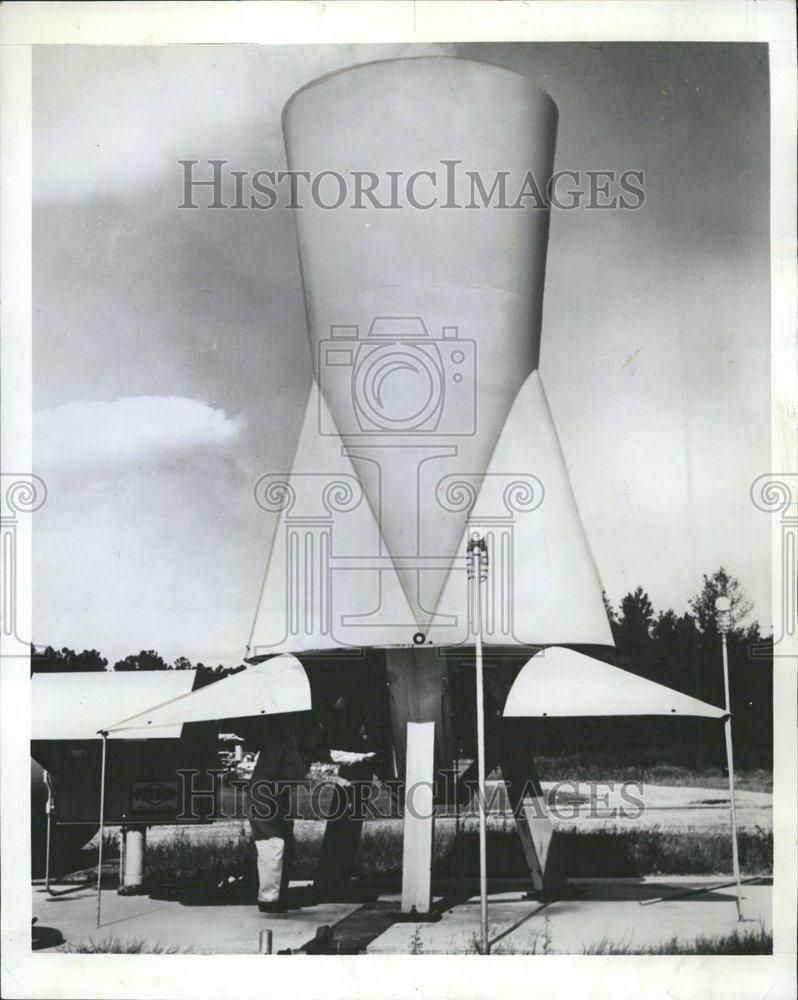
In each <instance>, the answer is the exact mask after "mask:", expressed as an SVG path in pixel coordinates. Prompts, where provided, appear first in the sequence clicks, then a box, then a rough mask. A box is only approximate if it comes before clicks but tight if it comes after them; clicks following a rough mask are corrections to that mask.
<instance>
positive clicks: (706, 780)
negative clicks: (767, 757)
mask: <svg viewBox="0 0 798 1000" xmlns="http://www.w3.org/2000/svg"><path fill="white" fill-rule="evenodd" d="M535 765H536V766H537V769H538V772H539V774H540V776H541V778H542V779H543V780H544V781H607V780H608V778H610V777H611V778H612V780H613V781H616V782H619V783H620V782H623V781H640V782H643V784H647V785H683V786H687V787H690V788H723V789H728V787H729V779H728V778H727V777H726V774H725V773H724V771H722V770H721V768H720V767H703V768H701V770H695V769H693V768H690V767H685V766H681V765H676V764H662V763H659V762H657V761H650V762H645V761H638V762H636V763H635V764H633V765H625V764H617V763H615V762H612V763H607V762H603V761H597V762H590V761H588V762H584V763H583V762H582V760H581V759H580V758H579V757H577V756H576V755H572V756H560V757H545V756H538V757H535ZM734 784H735V788H737V789H738V790H739V791H745V792H772V791H773V770H772V768H763V767H753V768H743V769H742V770H735V772H734Z"/></svg>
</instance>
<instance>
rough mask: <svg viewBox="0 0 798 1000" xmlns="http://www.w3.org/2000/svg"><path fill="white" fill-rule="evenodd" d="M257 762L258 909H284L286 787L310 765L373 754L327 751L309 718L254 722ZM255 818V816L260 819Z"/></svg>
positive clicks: (288, 821) (289, 848)
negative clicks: (257, 726) (258, 728)
mask: <svg viewBox="0 0 798 1000" xmlns="http://www.w3.org/2000/svg"><path fill="white" fill-rule="evenodd" d="M259 721H260V723H261V732H260V736H259V739H258V742H259V743H260V750H259V754H258V761H257V763H256V765H255V769H254V771H253V772H252V782H251V785H250V820H249V822H250V826H251V827H252V835H253V837H254V839H255V847H256V850H257V852H258V909H259V910H260V911H261V913H278V912H282V911H284V910H285V909H286V901H285V894H286V889H287V887H288V871H289V866H290V863H291V855H292V854H293V848H294V820H293V818H292V815H291V787H292V784H294V783H296V782H298V781H301V780H302V779H303V778H304V777H305V775H306V774H307V773H308V770H309V769H310V765H311V764H312V763H314V762H315V763H348V764H351V763H353V762H354V759H355V758H357V760H358V761H361V760H365V759H366V757H367V756H374V755H373V754H358V753H353V752H348V751H339V750H330V749H329V748H328V747H327V745H326V742H325V740H324V732H323V730H322V728H321V726H320V725H319V723H317V722H315V721H314V720H313V718H312V717H311V716H310V713H308V712H302V713H292V714H285V715H273V716H271V717H270V718H268V719H263V720H259ZM259 813H260V815H259Z"/></svg>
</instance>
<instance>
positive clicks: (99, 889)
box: [97, 730, 108, 927]
mask: <svg viewBox="0 0 798 1000" xmlns="http://www.w3.org/2000/svg"><path fill="white" fill-rule="evenodd" d="M100 735H101V736H102V738H103V749H102V759H101V763H100V848H99V857H98V859H97V926H98V927H99V926H100V910H101V907H102V894H103V838H104V836H105V829H104V828H105V749H106V744H107V742H108V733H107V732H105V731H104V730H100Z"/></svg>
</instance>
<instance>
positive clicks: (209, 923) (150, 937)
mask: <svg viewBox="0 0 798 1000" xmlns="http://www.w3.org/2000/svg"><path fill="white" fill-rule="evenodd" d="M54 891H55V892H64V890H63V888H59V887H55V888H54ZM211 898H213V897H211ZM215 898H216V899H218V898H219V897H215ZM360 905H361V904H359V903H322V904H319V905H317V906H308V907H303V909H301V910H289V911H288V912H287V913H277V914H264V913H260V912H259V911H258V908H257V905H256V903H255V898H254V894H253V893H251V892H250V893H249V894H248V895H246V896H242V895H237V896H235V897H234V898H233V899H231V902H230V903H229V904H224V903H222V904H218V903H214V902H212V903H206V904H205V905H203V902H202V898H201V897H194V898H192V899H191V900H190V901H189V900H187V901H186V902H180V901H175V900H159V899H150V897H148V896H119V895H117V893H116V892H115V891H114V890H105V891H103V896H102V923H101V926H100V927H99V928H98V927H97V926H96V916H97V893H96V891H94V890H92V889H80V890H78V891H68V890H67V891H66V892H64V895H61V896H56V897H54V898H53V897H50V896H48V895H47V893H46V892H45V890H44V888H43V887H42V886H34V889H33V916H34V917H38V922H37V925H36V928H37V931H38V930H41V929H44V928H51V929H52V930H53V931H57V932H60V937H56V938H53V946H57V945H58V944H60V941H61V939H63V941H64V942H66V943H69V944H72V945H76V944H87V943H89V942H92V941H93V942H95V943H98V942H102V941H106V940H107V939H109V938H112V937H113V938H116V939H118V940H123V941H134V940H142V941H144V942H146V943H147V944H148V945H149V946H152V945H155V944H158V945H160V946H161V947H162V948H164V949H166V948H172V947H176V948H178V949H179V950H181V951H183V950H188V949H191V950H193V951H195V952H198V953H201V954H221V955H228V954H255V953H257V951H258V941H259V934H260V931H262V930H271V931H272V934H273V950H274V951H275V952H277V951H282V950H284V949H286V948H291V949H298V948H300V947H301V946H302V945H303V944H306V943H307V942H308V941H309V940H310V939H311V938H313V937H314V936H315V934H316V929H317V928H318V927H321V926H322V925H324V924H330V925H332V924H336V923H338V922H339V921H340V920H342V919H343V918H344V917H346V916H348V915H349V914H350V913H352V912H353V911H354V910H357V909H358V908H359V906H360ZM46 936H47V938H48V940H49V939H50V938H52V937H53V936H52V935H50V934H47V935H46Z"/></svg>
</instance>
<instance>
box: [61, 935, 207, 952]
mask: <svg viewBox="0 0 798 1000" xmlns="http://www.w3.org/2000/svg"><path fill="white" fill-rule="evenodd" d="M55 950H56V951H61V952H67V953H68V954H72V955H98V954H108V955H185V954H191V953H193V951H194V949H193V948H178V947H177V945H174V946H172V947H169V948H165V947H164V946H163V945H162V944H160V943H159V942H157V941H156V942H155V944H149V943H148V942H146V941H144V940H143V939H142V938H132V939H130V940H126V939H125V938H118V937H116V935H114V934H112V935H111V936H110V937H106V938H102V939H101V940H99V941H95V940H94V939H89V940H88V941H80V942H79V943H78V944H66V945H64V946H63V947H61V948H57V949H55Z"/></svg>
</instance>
